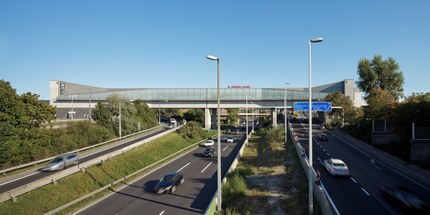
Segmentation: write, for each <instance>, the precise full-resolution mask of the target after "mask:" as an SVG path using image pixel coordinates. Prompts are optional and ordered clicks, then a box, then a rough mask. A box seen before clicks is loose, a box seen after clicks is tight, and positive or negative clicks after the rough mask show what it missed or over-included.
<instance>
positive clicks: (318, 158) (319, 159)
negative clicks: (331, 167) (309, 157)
mask: <svg viewBox="0 0 430 215" xmlns="http://www.w3.org/2000/svg"><path fill="white" fill-rule="evenodd" d="M317 160H318V161H319V162H320V163H321V165H323V166H324V163H323V162H322V161H321V158H320V157H317Z"/></svg>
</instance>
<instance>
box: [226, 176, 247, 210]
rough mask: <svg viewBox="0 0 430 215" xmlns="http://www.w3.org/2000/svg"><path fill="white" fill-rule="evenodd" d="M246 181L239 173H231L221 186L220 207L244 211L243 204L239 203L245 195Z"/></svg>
mask: <svg viewBox="0 0 430 215" xmlns="http://www.w3.org/2000/svg"><path fill="white" fill-rule="evenodd" d="M246 190H247V188H246V182H245V179H243V178H242V177H241V176H240V175H239V174H231V175H230V177H229V178H228V180H227V182H226V183H225V184H224V185H223V186H222V198H223V201H222V207H223V208H230V209H233V210H237V211H244V210H245V209H246V208H245V207H244V206H245V205H244V204H240V203H241V200H242V198H244V197H245V192H246Z"/></svg>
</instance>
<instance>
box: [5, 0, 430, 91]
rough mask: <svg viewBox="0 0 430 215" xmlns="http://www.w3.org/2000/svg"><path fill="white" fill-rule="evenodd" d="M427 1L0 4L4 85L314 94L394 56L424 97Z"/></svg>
mask: <svg viewBox="0 0 430 215" xmlns="http://www.w3.org/2000/svg"><path fill="white" fill-rule="evenodd" d="M429 9H430V1H427V0H416V1H392V0H379V1H374V0H361V1H340V0H337V1H336V0H335V1H280V0H273V1H249V0H247V1H245V0H240V1H238V0H235V1H230V0H226V1H201V0H193V1H191V0H190V1H188V0H187V1H178V0H175V1H170V0H165V1H139V0H136V1H129V0H124V1H106V0H103V1H102V0H93V1H85V0H73V1H65V0H64V1H61V0H58V1H57V0H56V1H54V0H51V1H47V0H40V1H33V0H28V1H22V0H13V1H12V0H9V1H7V0H1V1H0V79H4V80H6V81H9V82H11V84H12V86H13V88H15V89H17V92H18V93H19V94H21V93H25V92H32V93H36V94H39V95H40V96H41V97H40V98H42V99H48V98H49V81H50V80H63V81H67V82H74V83H80V84H86V85H92V86H99V87H113V88H126V87H136V88H173V87H180V88H198V87H213V88H215V87H216V63H215V62H213V61H209V60H207V59H206V58H205V56H206V55H208V54H211V55H214V56H218V57H220V58H221V87H227V86H230V85H247V86H251V87H256V88H257V87H258V88H260V87H281V88H282V87H284V83H285V82H290V83H291V84H290V85H289V87H307V85H308V82H307V80H308V46H307V41H308V40H309V39H311V38H314V37H319V36H321V37H324V42H323V43H319V44H314V45H313V46H312V57H313V74H312V76H313V86H317V85H322V84H327V83H332V82H337V81H341V80H344V79H354V80H357V78H358V76H357V63H358V61H359V60H360V59H361V58H367V59H371V58H373V56H374V55H376V54H379V55H382V56H383V58H384V59H386V58H387V57H390V56H391V57H394V58H395V59H396V61H397V62H398V63H399V65H400V69H401V70H402V71H403V75H404V77H405V84H404V89H405V95H406V96H409V95H411V93H413V92H429V91H430V90H429V82H430V73H429V72H430V71H429V69H428V68H429V62H430V40H429V38H430V13H429Z"/></svg>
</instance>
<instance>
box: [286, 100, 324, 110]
mask: <svg viewBox="0 0 430 215" xmlns="http://www.w3.org/2000/svg"><path fill="white" fill-rule="evenodd" d="M294 111H309V102H294ZM312 111H331V102H312Z"/></svg>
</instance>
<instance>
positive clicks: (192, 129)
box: [178, 121, 207, 140]
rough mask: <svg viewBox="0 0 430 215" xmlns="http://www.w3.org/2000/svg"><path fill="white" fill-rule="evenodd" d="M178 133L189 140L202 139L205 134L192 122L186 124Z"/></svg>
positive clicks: (199, 126)
mask: <svg viewBox="0 0 430 215" xmlns="http://www.w3.org/2000/svg"><path fill="white" fill-rule="evenodd" d="M178 132H179V134H180V135H182V137H183V138H185V139H191V140H201V139H204V138H206V133H207V131H205V130H204V129H203V128H202V126H201V125H200V124H199V123H197V122H194V121H191V122H187V124H185V125H184V126H183V127H182V128H180V129H179V131H178Z"/></svg>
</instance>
